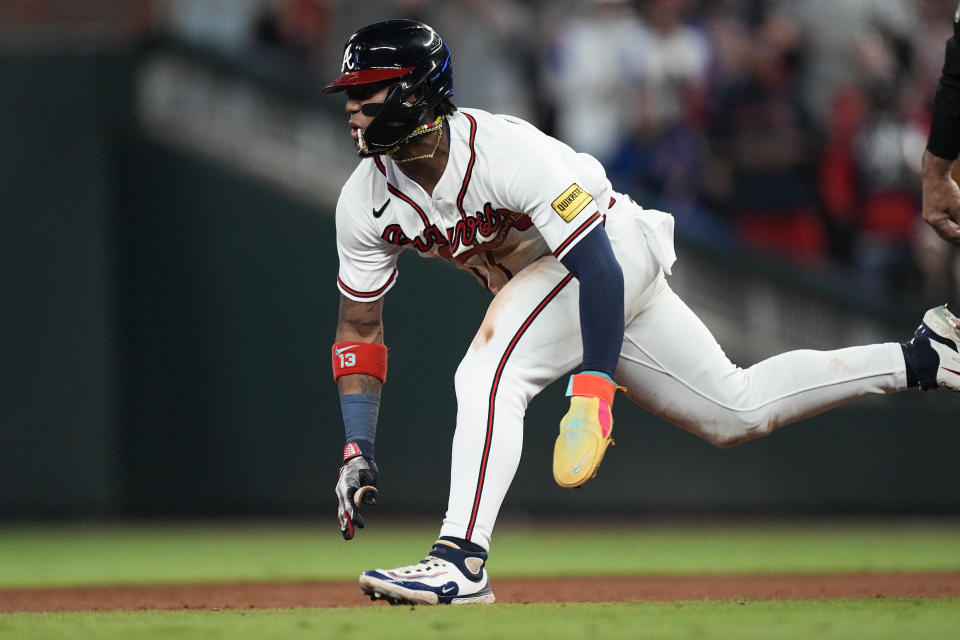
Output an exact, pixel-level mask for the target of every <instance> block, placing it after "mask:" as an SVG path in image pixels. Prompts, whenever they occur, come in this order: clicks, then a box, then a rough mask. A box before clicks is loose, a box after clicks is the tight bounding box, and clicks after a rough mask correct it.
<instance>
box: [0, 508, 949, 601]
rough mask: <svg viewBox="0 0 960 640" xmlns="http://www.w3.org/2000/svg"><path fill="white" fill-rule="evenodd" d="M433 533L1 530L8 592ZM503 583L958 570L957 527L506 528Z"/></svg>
mask: <svg viewBox="0 0 960 640" xmlns="http://www.w3.org/2000/svg"><path fill="white" fill-rule="evenodd" d="M435 535H436V527H435V526H434V525H433V524H431V525H422V524H421V525H409V524H408V525H391V524H390V523H389V522H386V521H384V519H382V518H380V519H378V520H377V521H373V522H372V523H371V526H370V527H369V528H368V529H365V530H362V531H360V532H359V534H358V536H357V538H356V539H355V540H352V541H350V542H345V541H344V540H342V539H341V538H340V535H339V532H338V531H337V529H336V525H335V523H334V524H331V523H328V522H316V523H298V524H291V523H269V522H267V523H233V524H167V525H163V526H155V525H152V526H147V525H91V526H77V525H57V526H6V527H0V586H7V587H10V586H56V585H81V584H83V585H98V584H99V585H104V584H147V583H178V582H218V581H267V580H340V579H351V578H355V577H356V576H357V575H358V574H359V573H360V572H361V571H362V570H364V569H369V568H374V567H384V568H388V567H393V566H398V565H402V564H409V563H413V562H416V561H417V560H418V559H420V558H421V557H423V555H424V554H425V552H426V551H427V550H428V549H429V546H430V543H431V542H432V541H433V538H434V536H435ZM488 566H489V568H490V571H491V572H492V573H493V575H494V576H495V577H507V576H551V575H564V574H566V575H625V574H674V575H693V574H703V573H713V574H723V573H783V572H787V573H818V572H845V571H937V570H939V571H944V570H960V522H957V521H938V520H934V521H911V520H896V521H866V522H857V521H851V522H841V523H835V522H831V521H814V522H810V523H773V524H757V523H752V524H737V523H714V522H710V523H698V524H692V523H691V524H679V525H670V524H657V523H653V524H650V523H646V524H645V523H639V524H635V525H626V524H618V525H610V526H605V527H604V528H602V529H599V530H592V529H588V528H586V527H584V526H579V527H577V526H558V525H556V524H555V523H547V524H546V525H544V526H543V527H540V528H533V527H530V526H522V525H519V524H510V523H503V524H502V526H499V527H498V529H497V532H496V534H495V536H494V540H493V549H492V554H491V559H490V562H489V565H488Z"/></svg>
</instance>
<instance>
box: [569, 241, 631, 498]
mask: <svg viewBox="0 0 960 640" xmlns="http://www.w3.org/2000/svg"><path fill="white" fill-rule="evenodd" d="M560 262H561V263H563V265H564V266H565V267H566V268H567V269H568V270H569V271H570V273H572V274H573V276H574V277H575V278H576V279H577V280H578V281H579V283H580V335H581V337H582V340H583V361H582V363H581V365H580V368H579V369H578V370H577V372H576V373H574V374H573V375H572V376H571V377H570V380H569V383H568V385H567V396H569V397H570V408H569V410H568V411H567V413H566V415H565V416H564V417H563V419H562V420H561V423H560V424H561V429H563V428H564V426H565V425H566V424H567V423H571V422H577V423H581V422H583V421H588V422H590V423H594V425H595V427H596V430H597V431H598V432H599V433H600V434H601V435H602V437H605V438H606V437H609V435H610V431H611V429H612V426H613V415H612V407H613V396H614V394H615V393H616V390H617V384H616V382H614V380H613V376H614V374H615V372H616V370H617V362H618V361H619V359H620V348H621V346H622V345H623V329H624V320H623V307H624V302H623V271H622V269H621V268H620V263H619V262H618V261H617V258H616V256H615V255H614V253H613V247H612V246H611V245H610V239H609V238H608V237H607V233H606V231H605V230H604V227H603V225H597V226H596V227H594V228H593V229H592V230H591V231H590V232H589V233H588V234H587V235H586V236H584V237H583V238H582V239H581V240H580V242H578V243H577V244H576V246H574V247H573V248H572V249H570V250H569V251H568V252H567V253H566V255H564V256H563V257H562V258H561V259H560ZM594 399H596V402H595V403H594V402H593V400H594ZM591 475H592V474H591ZM586 479H589V476H588V477H587V478H586ZM586 479H585V480H584V481H586Z"/></svg>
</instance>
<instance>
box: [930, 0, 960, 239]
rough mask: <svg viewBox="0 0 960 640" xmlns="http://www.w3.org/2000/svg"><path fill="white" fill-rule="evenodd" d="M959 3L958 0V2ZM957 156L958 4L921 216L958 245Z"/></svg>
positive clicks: (932, 121)
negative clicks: (955, 172)
mask: <svg viewBox="0 0 960 640" xmlns="http://www.w3.org/2000/svg"><path fill="white" fill-rule="evenodd" d="M958 4H960V3H958ZM958 155H960V6H958V8H957V13H956V14H955V15H954V22H953V37H951V38H950V39H949V40H947V45H946V50H945V51H944V54H943V70H942V71H941V73H940V81H939V83H938V84H937V93H936V95H935V96H934V100H933V113H932V114H931V116H930V135H929V137H928V139H927V148H926V150H925V151H924V152H923V177H922V181H923V183H922V188H923V219H924V221H925V222H926V223H927V224H929V225H930V226H931V227H933V228H934V230H936V232H937V233H938V234H939V235H940V237H941V238H943V239H944V240H947V241H948V242H951V243H953V244H956V245H960V226H958V223H960V189H958V188H957V184H956V182H954V181H953V178H952V177H951V175H950V174H951V172H952V170H953V165H954V163H955V162H956V158H957V156H958Z"/></svg>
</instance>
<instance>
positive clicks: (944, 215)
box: [922, 151, 960, 245]
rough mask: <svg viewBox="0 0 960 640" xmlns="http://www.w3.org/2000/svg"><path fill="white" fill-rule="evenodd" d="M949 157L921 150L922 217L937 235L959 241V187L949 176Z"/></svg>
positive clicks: (951, 240) (953, 241) (951, 241)
mask: <svg viewBox="0 0 960 640" xmlns="http://www.w3.org/2000/svg"><path fill="white" fill-rule="evenodd" d="M953 164H954V163H953V161H952V160H944V159H943V158H938V157H937V156H935V155H933V154H932V153H930V152H929V151H924V152H923V180H922V187H923V208H922V211H923V219H924V221H925V222H926V223H927V224H929V225H930V226H931V227H933V229H934V231H936V232H937V235H939V236H940V237H941V238H943V239H944V240H946V241H947V242H950V243H952V244H955V245H960V187H958V186H957V183H956V182H955V181H954V180H953V176H952V175H951V172H952V170H953Z"/></svg>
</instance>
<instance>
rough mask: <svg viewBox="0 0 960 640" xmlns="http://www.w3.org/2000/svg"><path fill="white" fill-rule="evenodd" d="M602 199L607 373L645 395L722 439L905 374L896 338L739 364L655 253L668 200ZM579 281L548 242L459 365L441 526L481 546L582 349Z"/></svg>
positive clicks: (672, 416) (492, 310)
mask: <svg viewBox="0 0 960 640" xmlns="http://www.w3.org/2000/svg"><path fill="white" fill-rule="evenodd" d="M606 213H607V222H606V230H607V233H608V235H609V236H610V240H611V243H612V245H613V249H614V252H615V254H616V256H617V259H618V260H619V262H620V264H621V267H622V269H623V275H624V298H625V300H624V301H625V309H624V313H625V316H626V317H625V321H626V327H625V332H624V336H623V348H622V350H621V353H620V362H619V366H618V368H617V372H616V376H615V378H616V381H617V383H618V384H620V385H622V386H624V387H626V388H627V395H628V396H629V398H630V399H631V400H633V401H634V402H636V403H637V404H639V405H640V406H642V407H644V408H646V409H648V410H649V411H651V412H653V413H655V414H656V415H658V416H660V417H662V418H664V419H666V420H669V421H670V422H673V423H674V424H676V425H678V426H680V427H682V428H683V429H686V430H687V431H689V432H691V433H693V434H695V435H697V436H700V437H702V438H704V439H706V440H707V441H709V442H711V443H713V444H715V445H717V446H720V447H727V446H732V445H734V444H738V443H741V442H745V441H747V440H750V439H753V438H758V437H760V436H764V435H767V434H769V433H771V432H773V431H774V430H776V429H778V428H779V427H782V426H784V425H787V424H790V423H792V422H796V421H797V420H801V419H803V418H806V417H809V416H813V415H816V414H818V413H821V412H823V411H826V410H827V409H830V408H833V407H836V406H838V405H840V404H843V403H845V402H848V401H850V400H852V399H854V398H858V397H860V396H864V395H868V394H883V393H891V392H895V391H901V390H903V389H905V388H906V371H905V365H904V361H903V355H902V351H901V349H900V346H899V344H897V343H886V344H876V345H867V346H860V347H850V348H845V349H838V350H835V351H810V350H801V351H791V352H788V353H783V354H781V355H778V356H774V357H772V358H769V359H767V360H764V361H762V362H760V363H757V364H755V365H753V366H752V367H750V368H748V369H741V368H740V367H737V366H735V365H734V364H733V363H731V362H730V360H729V359H728V358H727V356H726V355H725V354H724V352H723V350H722V349H721V348H720V345H719V344H718V343H717V341H716V340H715V339H714V337H713V335H711V333H710V331H709V330H708V329H707V328H706V326H704V324H703V322H701V321H700V319H699V318H698V317H697V316H696V315H695V314H694V313H693V311H691V310H690V309H689V308H688V307H687V306H686V304H684V302H683V301H682V300H680V298H679V297H678V296H677V295H676V294H675V293H674V292H673V291H672V290H671V289H670V287H669V285H668V284H667V282H666V279H665V278H664V275H663V270H662V269H661V264H660V261H658V259H657V257H655V254H657V255H658V256H663V255H664V254H669V257H668V258H666V259H664V258H661V260H662V261H664V262H666V263H667V264H666V266H667V268H669V266H670V265H669V262H670V261H671V260H670V257H672V219H669V218H668V223H667V224H661V225H659V229H655V228H651V226H650V222H649V221H650V220H657V219H659V220H663V219H664V217H665V216H666V214H663V213H661V212H655V211H645V210H643V209H641V208H640V207H639V206H637V205H635V204H634V203H632V202H631V201H630V200H629V199H628V198H626V197H621V198H619V201H618V202H617V204H615V205H614V207H613V208H612V209H610V210H609V211H607V212H606ZM644 216H647V218H644ZM667 244H669V247H667V248H665V245H667ZM578 295H579V292H578V284H577V281H576V279H573V278H572V276H570V274H569V273H568V272H567V271H566V269H565V268H564V267H563V265H562V264H560V263H559V262H558V261H557V260H555V259H554V258H553V257H549V256H548V257H545V258H541V259H540V260H538V261H537V262H535V263H533V264H531V265H530V266H529V267H527V268H525V269H523V270H522V271H521V272H520V273H518V274H517V275H516V276H515V277H514V278H513V279H512V280H511V281H510V282H509V283H508V284H507V286H506V287H504V288H503V289H502V290H501V291H500V292H499V293H498V294H497V295H496V296H495V297H494V299H493V301H492V303H491V304H490V307H489V309H488V310H487V313H486V316H485V318H484V320H483V323H482V324H481V326H480V329H479V330H478V332H477V335H476V337H475V338H474V340H473V342H472V343H471V345H470V348H469V349H468V350H467V354H466V356H464V358H463V361H462V362H461V363H460V366H459V368H458V369H457V373H456V380H455V381H456V392H457V428H456V433H455V435H454V438H453V458H452V465H451V473H450V499H449V504H448V509H447V514H446V518H445V519H444V522H443V526H442V528H441V532H440V533H441V535H449V536H456V537H459V538H466V539H468V540H470V541H472V542H474V543H476V544H479V545H481V546H482V547H484V548H486V549H488V548H489V545H490V535H491V532H492V530H493V526H494V523H495V521H496V518H497V513H498V512H499V510H500V505H501V504H502V502H503V498H504V496H505V495H506V492H507V489H508V488H509V486H510V483H511V482H512V480H513V476H514V474H515V473H516V470H517V466H518V464H519V462H520V452H521V446H522V440H523V417H524V413H525V411H526V408H527V404H528V403H529V402H530V400H531V399H532V398H533V397H534V396H535V395H536V394H537V393H539V392H540V391H541V390H542V389H543V388H544V387H546V386H547V385H548V384H550V383H551V382H553V381H554V380H556V379H557V378H559V377H560V376H562V375H564V374H565V373H567V372H569V371H570V370H571V369H573V368H574V367H576V366H578V365H579V364H580V362H581V360H582V353H583V347H582V342H581V338H580V325H579V305H578ZM621 402H622V401H621ZM614 417H615V418H616V409H614ZM621 428H624V427H623V426H621Z"/></svg>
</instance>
